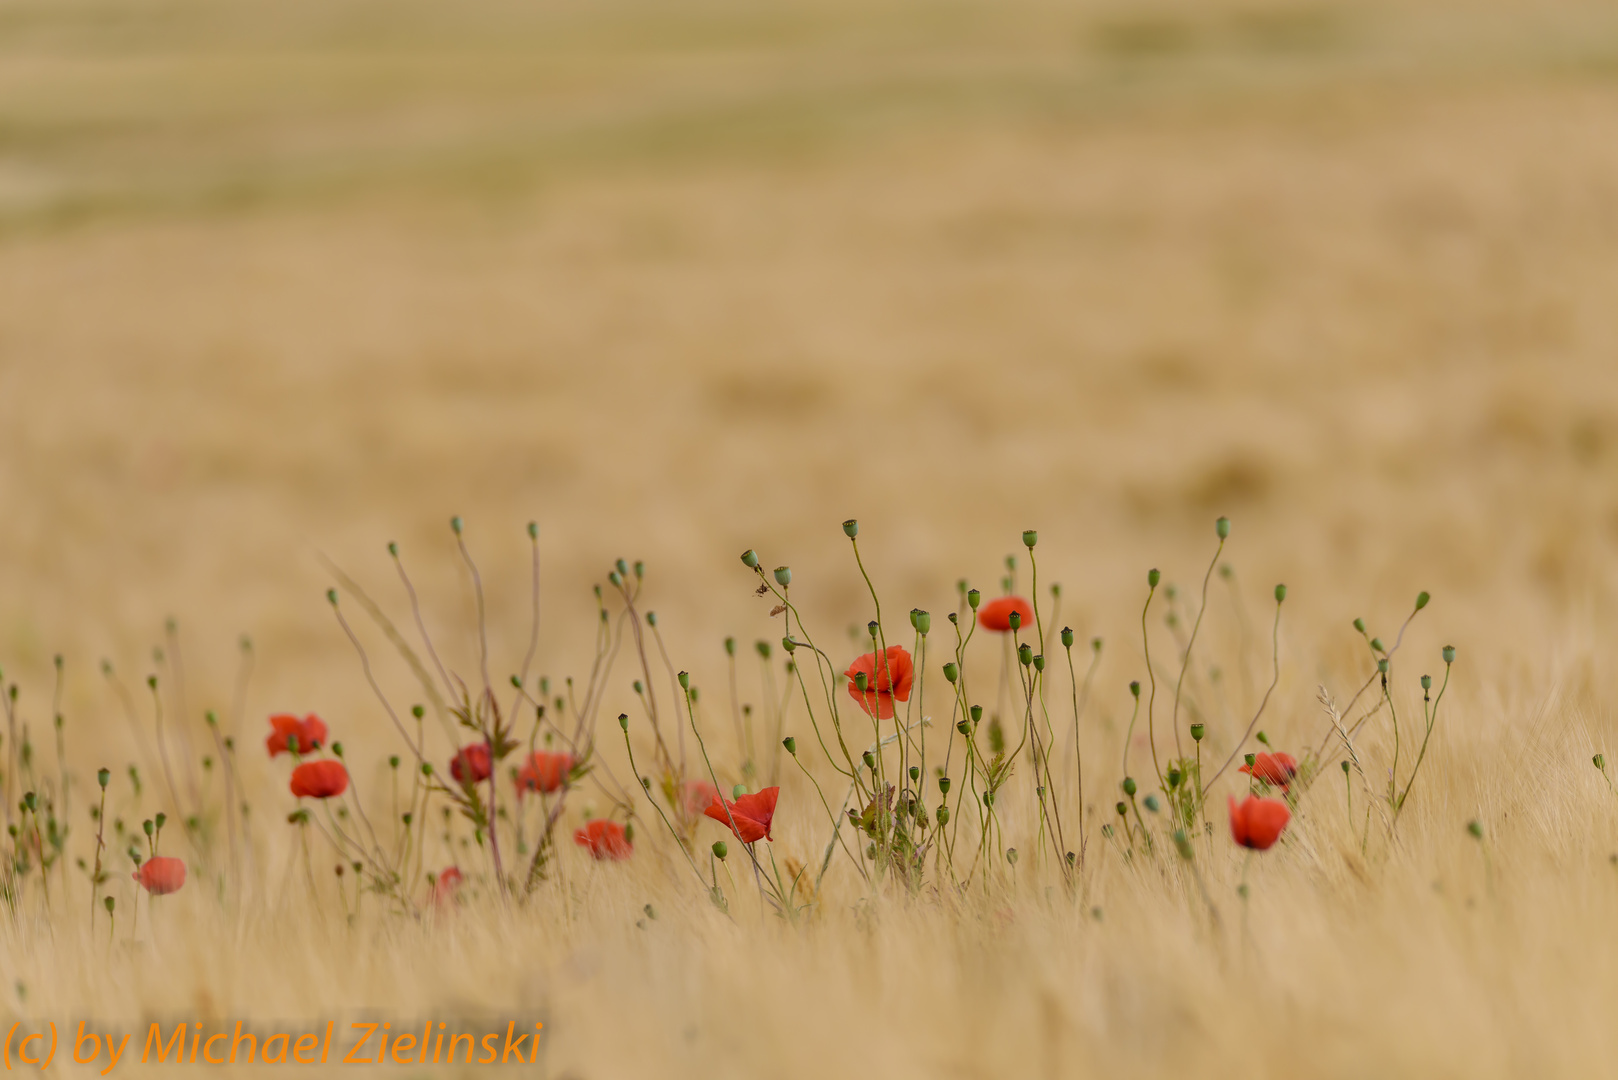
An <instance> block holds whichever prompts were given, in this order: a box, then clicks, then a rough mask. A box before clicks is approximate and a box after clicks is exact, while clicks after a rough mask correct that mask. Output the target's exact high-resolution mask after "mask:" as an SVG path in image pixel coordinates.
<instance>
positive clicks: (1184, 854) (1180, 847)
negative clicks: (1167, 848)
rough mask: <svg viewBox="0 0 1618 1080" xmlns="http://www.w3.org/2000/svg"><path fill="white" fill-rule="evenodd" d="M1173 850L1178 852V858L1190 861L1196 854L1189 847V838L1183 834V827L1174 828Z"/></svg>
mask: <svg viewBox="0 0 1618 1080" xmlns="http://www.w3.org/2000/svg"><path fill="white" fill-rule="evenodd" d="M1174 850H1175V851H1178V852H1179V853H1180V858H1182V859H1184V860H1185V861H1186V862H1190V861H1191V860H1192V858H1193V857H1194V856H1195V855H1196V852H1195V851H1193V850H1192V848H1191V838H1190V837H1189V836H1187V835H1186V834H1185V830H1184V829H1175V830H1174Z"/></svg>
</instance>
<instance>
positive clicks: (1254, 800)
mask: <svg viewBox="0 0 1618 1080" xmlns="http://www.w3.org/2000/svg"><path fill="white" fill-rule="evenodd" d="M1291 820H1292V811H1290V810H1288V809H1287V804H1286V803H1284V802H1282V801H1281V800H1280V799H1261V798H1259V797H1258V796H1257V795H1249V796H1248V797H1247V798H1246V799H1244V800H1243V801H1241V802H1237V801H1236V796H1234V795H1232V796H1231V797H1230V835H1231V837H1232V838H1233V839H1234V840H1235V841H1236V842H1237V843H1238V844H1240V845H1241V846H1242V847H1245V848H1253V849H1254V850H1257V851H1267V850H1269V848H1270V845H1272V844H1274V843H1275V842H1276V841H1277V840H1279V839H1280V838H1281V830H1283V829H1285V828H1286V827H1287V822H1289V821H1291Z"/></svg>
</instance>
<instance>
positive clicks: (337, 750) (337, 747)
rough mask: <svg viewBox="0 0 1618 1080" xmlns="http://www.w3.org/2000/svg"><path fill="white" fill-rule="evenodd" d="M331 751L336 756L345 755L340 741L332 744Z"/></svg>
mask: <svg viewBox="0 0 1618 1080" xmlns="http://www.w3.org/2000/svg"><path fill="white" fill-rule="evenodd" d="M331 752H332V753H333V754H335V755H336V756H338V757H342V756H343V744H342V743H340V742H334V743H332V744H331Z"/></svg>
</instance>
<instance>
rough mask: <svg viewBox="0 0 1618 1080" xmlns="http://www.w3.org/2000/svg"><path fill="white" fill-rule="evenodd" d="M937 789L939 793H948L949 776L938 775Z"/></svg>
mask: <svg viewBox="0 0 1618 1080" xmlns="http://www.w3.org/2000/svg"><path fill="white" fill-rule="evenodd" d="M938 791H939V794H941V795H948V794H949V777H947V776H940V777H939V778H938Z"/></svg>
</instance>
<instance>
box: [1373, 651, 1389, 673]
mask: <svg viewBox="0 0 1618 1080" xmlns="http://www.w3.org/2000/svg"><path fill="white" fill-rule="evenodd" d="M1376 669H1377V670H1378V671H1380V672H1381V673H1382V674H1384V675H1386V674H1387V673H1388V658H1387V657H1386V656H1384V657H1383V658H1382V659H1380V660H1378V661H1377V662H1376Z"/></svg>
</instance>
